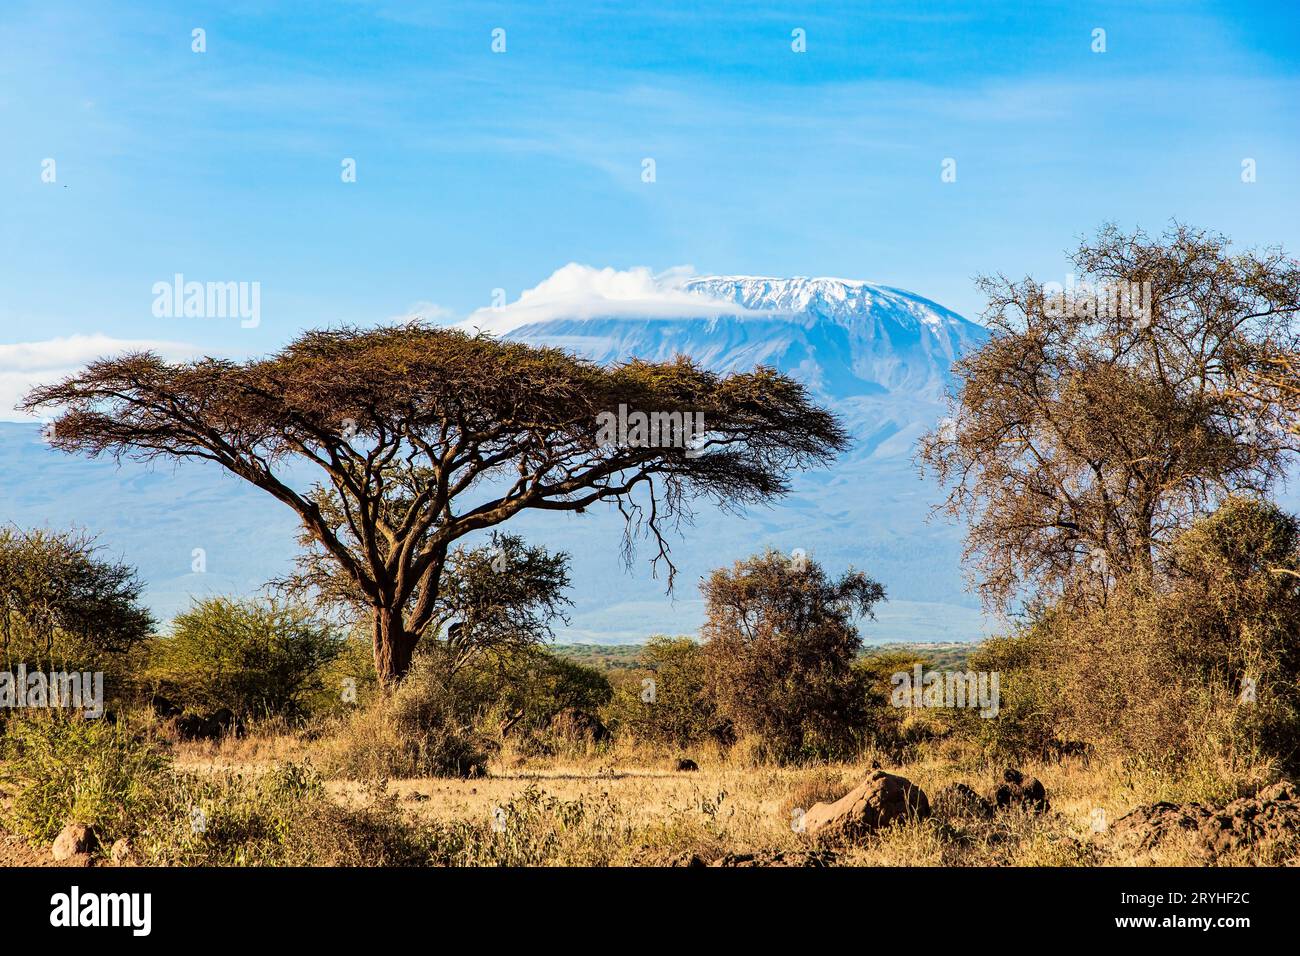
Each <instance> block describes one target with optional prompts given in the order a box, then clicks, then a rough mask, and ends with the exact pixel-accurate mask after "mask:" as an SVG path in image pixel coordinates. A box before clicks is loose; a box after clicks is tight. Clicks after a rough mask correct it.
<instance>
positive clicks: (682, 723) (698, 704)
mask: <svg viewBox="0 0 1300 956" xmlns="http://www.w3.org/2000/svg"><path fill="white" fill-rule="evenodd" d="M639 663H640V667H638V668H636V669H635V670H624V671H621V672H619V673H618V674H617V675H614V678H613V682H614V693H613V696H612V698H611V700H610V702H609V705H608V707H607V708H606V709H605V712H604V715H605V718H606V722H607V723H609V725H610V726H611V727H612V728H613V729H614V731H615V732H616V733H618V734H620V735H625V736H627V737H630V738H633V739H635V740H641V741H645V742H647V743H652V744H659V745H662V746H668V747H674V748H683V747H690V746H694V745H695V744H698V743H700V742H702V741H704V740H706V739H709V738H713V739H716V738H717V737H718V736H725V734H723V733H722V730H723V728H722V723H723V721H722V719H721V718H720V717H719V716H718V713H717V708H716V707H715V706H714V704H713V700H712V697H711V696H710V694H709V692H708V684H707V677H708V673H707V669H706V662H705V660H704V650H703V648H702V647H701V645H700V644H698V643H697V642H696V641H693V640H691V639H690V638H689V637H661V636H656V637H652V638H650V640H649V641H647V642H646V645H645V647H644V648H643V649H642V651H641V656H640V661H639Z"/></svg>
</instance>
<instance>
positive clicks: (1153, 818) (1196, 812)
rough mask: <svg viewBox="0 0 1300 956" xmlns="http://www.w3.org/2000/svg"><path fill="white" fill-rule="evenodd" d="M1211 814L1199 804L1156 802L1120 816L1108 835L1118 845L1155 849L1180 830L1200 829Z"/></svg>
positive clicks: (1129, 847)
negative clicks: (1183, 804)
mask: <svg viewBox="0 0 1300 956" xmlns="http://www.w3.org/2000/svg"><path fill="white" fill-rule="evenodd" d="M1208 817H1209V811H1208V810H1207V809H1206V808H1205V807H1203V806H1201V805H1200V804H1199V803H1189V804H1187V805H1186V806H1179V805H1178V804H1176V803H1152V804H1147V805H1145V806H1141V807H1138V808H1137V809H1136V810H1133V811H1132V812H1131V813H1126V814H1125V815H1124V816H1122V817H1120V818H1119V819H1118V820H1116V821H1115V822H1114V823H1113V824H1111V826H1110V827H1109V828H1108V829H1107V831H1106V834H1107V836H1108V837H1109V839H1110V840H1111V841H1112V843H1113V844H1114V845H1115V846H1116V847H1117V848H1124V849H1130V850H1153V849H1155V848H1156V847H1158V846H1160V845H1161V844H1163V843H1165V842H1166V841H1167V840H1169V839H1170V838H1171V837H1173V836H1175V835H1177V834H1179V833H1188V832H1195V831H1198V830H1199V829H1200V828H1201V824H1202V823H1204V822H1205V820H1206V819H1207V818H1208Z"/></svg>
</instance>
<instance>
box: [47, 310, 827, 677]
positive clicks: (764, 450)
mask: <svg viewBox="0 0 1300 956" xmlns="http://www.w3.org/2000/svg"><path fill="white" fill-rule="evenodd" d="M624 406H625V407H626V408H628V409H635V410H639V411H642V412H646V413H655V412H658V413H667V414H672V413H678V414H682V415H684V414H687V413H694V414H695V415H696V416H697V418H696V419H695V420H699V417H700V416H702V418H703V421H704V422H705V426H706V430H705V433H704V434H703V435H702V436H700V437H699V438H698V439H697V440H696V441H695V443H694V445H693V446H692V447H687V446H686V444H685V443H684V442H668V443H664V442H659V443H647V442H633V441H629V442H626V443H622V444H620V443H611V442H609V441H608V440H605V439H604V437H603V436H601V434H600V429H599V427H598V421H599V420H600V417H601V415H602V413H604V414H605V416H606V417H608V415H609V414H610V413H611V412H616V411H618V410H619V409H620V408H621V407H624ZM23 408H24V409H25V410H27V411H29V412H38V411H51V410H53V411H57V417H56V418H55V420H54V422H53V427H52V431H51V436H50V437H51V441H52V443H53V444H54V446H55V447H58V448H61V449H64V450H67V451H70V452H81V453H85V454H88V455H92V456H97V455H101V454H109V455H114V456H118V457H121V456H128V457H132V458H135V459H141V460H149V459H154V458H158V457H164V458H177V459H179V458H194V459H204V460H208V461H212V462H215V463H217V464H219V465H221V466H222V467H223V468H225V469H227V470H228V471H230V472H232V473H233V474H235V475H238V476H239V477H241V478H243V479H244V480H246V481H248V482H250V483H251V484H253V485H255V486H256V487H258V488H260V489H262V490H263V491H265V492H267V493H268V494H270V495H272V496H274V497H275V498H276V499H278V500H279V501H281V502H283V503H284V504H286V505H288V506H289V507H291V508H292V509H293V510H294V511H295V512H296V513H297V515H298V517H299V518H300V519H301V521H302V524H303V527H304V530H305V532H306V534H307V536H308V537H309V538H310V540H311V542H312V546H313V547H315V548H318V549H319V550H320V552H321V553H322V554H323V555H326V556H327V559H328V560H329V561H330V562H332V563H333V564H334V565H336V566H337V568H339V569H340V570H341V572H342V574H343V575H344V576H345V578H346V580H347V581H349V582H350V585H351V587H352V588H353V589H354V590H355V592H356V593H357V594H359V595H360V596H361V599H362V600H363V601H364V603H365V604H366V606H367V607H369V609H370V611H371V613H372V616H373V622H374V648H375V666H376V671H377V673H378V674H379V676H380V678H381V680H383V681H384V682H385V683H386V684H387V683H391V682H393V681H395V680H397V679H400V677H401V676H402V674H404V673H405V671H406V669H407V668H408V667H409V665H410V661H411V655H412V653H413V651H414V648H415V645H416V643H417V642H418V641H419V640H420V638H421V636H422V635H424V634H425V633H427V632H429V631H430V629H431V628H432V627H433V626H434V625H435V621H436V620H437V619H438V614H439V595H440V593H441V581H442V577H443V572H444V570H445V568H446V566H447V562H448V559H449V554H450V553H451V550H452V548H453V546H454V545H455V543H456V542H458V541H459V540H460V539H462V538H464V537H465V536H466V535H470V534H473V533H475V532H479V531H482V530H484V529H488V528H492V527H493V526H495V525H498V524H500V523H502V522H504V521H506V520H508V519H510V518H511V517H513V516H515V515H517V514H519V513H521V512H523V511H525V510H541V511H571V512H581V511H583V510H584V509H586V508H589V507H591V506H593V505H596V504H597V503H600V502H608V503H611V504H612V505H613V506H614V507H617V508H618V509H619V510H620V511H621V513H622V515H623V517H624V519H625V521H626V528H627V536H626V539H625V553H626V555H627V556H630V554H631V548H632V542H633V540H634V538H636V537H637V536H645V537H647V538H648V539H649V540H651V541H652V542H653V543H654V561H655V563H656V564H658V563H659V562H661V561H662V562H664V565H665V567H666V568H667V572H668V584H669V587H671V584H672V574H673V567H672V562H671V559H670V557H669V546H668V540H667V537H666V535H667V533H669V532H671V531H672V530H673V528H675V527H676V526H677V525H679V524H680V523H681V522H683V521H689V520H690V518H691V515H692V507H693V502H695V501H697V500H701V499H702V500H705V501H707V502H709V503H711V504H713V505H715V506H719V507H723V508H737V507H740V506H743V505H746V504H751V503H754V502H759V501H764V500H767V499H770V498H772V497H774V496H778V495H781V494H783V493H785V492H786V490H787V489H788V479H789V477H790V475H791V474H792V472H793V471H794V470H796V469H799V468H804V467H809V466H813V465H819V464H826V463H828V462H829V461H831V460H832V459H833V457H834V456H835V454H836V453H837V452H839V451H840V450H842V449H843V448H844V447H845V446H846V445H847V443H848V439H847V435H846V433H845V432H844V431H843V429H842V428H841V426H840V424H839V423H838V421H837V420H836V419H835V417H834V416H832V415H831V414H830V413H829V412H827V411H825V410H823V409H821V408H819V407H817V406H816V405H815V404H813V403H812V402H811V401H810V400H809V398H808V396H807V394H806V392H805V389H804V388H803V386H801V385H800V384H799V383H797V382H795V381H794V380H792V379H790V378H788V377H786V376H784V375H781V374H779V373H777V372H776V371H774V370H772V369H768V368H759V369H757V370H755V371H753V372H748V373H737V374H730V375H719V374H716V373H713V372H711V371H708V370H706V369H703V368H701V367H699V366H697V365H696V364H694V363H693V362H691V361H689V360H687V359H685V358H678V359H677V360H675V361H671V362H662V363H650V362H641V361H633V362H629V363H626V364H621V365H614V366H601V365H597V364H595V363H593V362H589V361H586V360H583V359H581V358H578V357H575V356H573V355H571V354H569V353H567V352H564V351H562V350H560V349H555V348H540V347H536V346H532V345H528V344H524V343H519V342H511V341H500V340H497V339H494V338H491V337H489V336H486V335H482V334H479V335H469V334H466V333H464V332H461V331H458V330H452V329H444V328H434V327H430V326H426V325H422V324H411V325H406V326H402V327H386V328H377V329H355V328H344V329H336V330H323V331H311V332H307V333H304V334H303V335H301V336H299V337H298V338H297V339H296V340H295V341H293V342H292V343H291V344H290V345H288V346H287V347H286V348H284V349H283V350H282V351H280V352H278V353H276V354H274V355H271V356H269V357H267V358H263V359H256V360H251V361H247V362H242V363H241V362H233V361H229V360H223V359H215V358H205V359H201V360H198V361H194V362H187V363H169V362H166V361H164V360H163V359H162V358H160V357H159V356H157V355H156V354H153V353H149V352H135V353H128V354H125V355H122V356H118V357H115V358H105V359H101V360H99V361H96V362H93V363H91V364H90V365H89V366H88V367H87V368H85V369H84V370H82V371H80V372H78V373H76V374H74V375H71V376H69V377H68V378H66V379H64V380H63V381H61V382H58V383H55V384H51V385H46V386H42V387H39V388H36V389H34V390H33V391H32V392H31V393H30V394H29V395H28V396H27V397H26V399H25V400H24V403H23ZM678 437H680V436H678ZM301 462H307V463H309V464H311V465H312V466H315V468H316V469H317V471H318V473H319V475H320V480H319V481H318V482H317V483H316V484H315V485H314V486H312V487H309V488H302V487H299V486H297V485H296V484H295V483H294V481H293V480H292V478H291V476H290V472H291V466H292V465H294V464H295V463H301Z"/></svg>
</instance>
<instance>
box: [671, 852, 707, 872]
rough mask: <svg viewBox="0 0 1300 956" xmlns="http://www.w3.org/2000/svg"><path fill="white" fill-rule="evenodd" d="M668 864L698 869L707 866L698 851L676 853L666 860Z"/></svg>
mask: <svg viewBox="0 0 1300 956" xmlns="http://www.w3.org/2000/svg"><path fill="white" fill-rule="evenodd" d="M668 865H669V866H684V867H688V868H697V869H698V868H700V867H705V866H708V865H709V864H708V863H706V862H705V860H704V857H702V856H700V855H699V854H698V853H690V852H686V853H679V854H677V856H675V857H673V858H672V859H671V860H669V861H668Z"/></svg>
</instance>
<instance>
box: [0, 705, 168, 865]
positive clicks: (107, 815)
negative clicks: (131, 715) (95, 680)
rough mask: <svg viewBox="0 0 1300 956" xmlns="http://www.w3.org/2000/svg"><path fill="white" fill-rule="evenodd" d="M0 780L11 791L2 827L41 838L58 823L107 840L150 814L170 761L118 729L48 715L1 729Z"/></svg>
mask: <svg viewBox="0 0 1300 956" xmlns="http://www.w3.org/2000/svg"><path fill="white" fill-rule="evenodd" d="M4 729H5V734H4V738H3V760H4V763H3V765H0V779H3V780H4V781H5V782H6V783H7V784H9V785H10V786H12V787H13V788H14V790H15V793H14V798H13V804H12V806H11V807H10V809H9V812H8V814H7V815H6V821H7V825H8V826H9V827H11V828H12V829H13V830H15V831H16V832H19V833H23V834H26V835H27V836H30V837H34V838H35V839H38V840H42V841H49V840H53V839H54V837H56V836H57V835H58V833H59V831H60V830H61V829H63V827H64V825H65V824H67V823H69V822H73V821H75V822H79V823H85V824H89V825H90V826H93V827H94V828H95V830H96V831H97V832H98V833H99V834H100V835H101V838H104V837H106V838H107V839H109V840H112V839H114V838H116V837H117V836H125V835H128V834H129V833H130V832H131V829H132V826H133V824H134V822H135V821H137V820H138V819H141V818H144V817H147V816H149V815H150V814H152V813H154V812H155V811H156V810H157V808H158V806H159V805H160V804H161V802H162V801H163V800H164V794H165V791H166V789H167V787H168V786H169V784H170V783H171V775H170V769H169V768H170V761H169V760H168V758H167V757H166V755H165V754H163V753H162V752H161V751H160V750H159V749H158V747H157V746H156V745H154V744H152V743H150V742H148V741H146V740H144V739H142V738H141V737H139V736H137V735H135V734H133V733H132V732H130V731H129V730H128V729H127V728H126V727H125V726H124V725H117V724H111V723H109V722H108V721H106V720H87V719H85V718H84V717H81V716H80V715H79V714H73V715H65V714H61V713H56V712H50V713H42V714H39V715H33V716H27V715H23V716H17V717H13V718H11V719H10V720H9V721H7V722H6V724H5V728H4Z"/></svg>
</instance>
